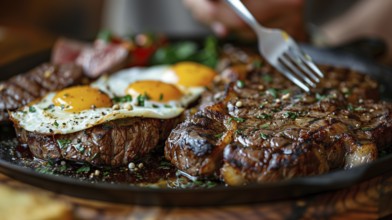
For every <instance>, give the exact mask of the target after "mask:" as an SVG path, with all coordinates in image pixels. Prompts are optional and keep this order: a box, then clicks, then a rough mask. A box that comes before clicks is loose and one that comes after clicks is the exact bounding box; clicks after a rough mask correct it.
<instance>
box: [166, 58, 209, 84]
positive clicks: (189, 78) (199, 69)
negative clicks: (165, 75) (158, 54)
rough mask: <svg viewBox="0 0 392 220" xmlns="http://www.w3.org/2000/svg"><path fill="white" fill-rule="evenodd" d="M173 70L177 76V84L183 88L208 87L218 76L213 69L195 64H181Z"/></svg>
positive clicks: (174, 66)
mask: <svg viewBox="0 0 392 220" xmlns="http://www.w3.org/2000/svg"><path fill="white" fill-rule="evenodd" d="M172 69H173V70H174V72H175V74H176V75H177V78H178V82H177V83H178V84H179V85H183V86H208V85H210V84H211V82H212V80H213V79H214V77H215V76H216V75H217V73H216V72H215V70H213V69H212V68H210V67H208V66H205V65H202V64H199V63H195V62H180V63H177V64H175V65H173V66H172Z"/></svg>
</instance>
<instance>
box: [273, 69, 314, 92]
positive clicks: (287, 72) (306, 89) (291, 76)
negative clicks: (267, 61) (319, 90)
mask: <svg viewBox="0 0 392 220" xmlns="http://www.w3.org/2000/svg"><path fill="white" fill-rule="evenodd" d="M275 68H276V69H277V70H278V71H279V72H281V73H282V74H283V75H285V76H286V77H287V78H288V79H289V80H290V81H291V82H293V83H295V84H296V85H297V86H299V87H300V88H301V89H303V90H304V91H305V92H309V91H310V90H309V88H308V87H307V86H306V85H305V84H304V83H303V82H301V80H299V79H298V78H297V77H295V76H294V75H293V74H291V72H290V71H288V70H287V69H286V67H284V66H283V65H281V64H279V63H277V64H276V65H275Z"/></svg>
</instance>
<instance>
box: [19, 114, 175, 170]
mask: <svg viewBox="0 0 392 220" xmlns="http://www.w3.org/2000/svg"><path fill="white" fill-rule="evenodd" d="M178 122H179V118H174V119H167V120H160V119H149V118H129V119H119V120H115V121H111V122H107V123H105V124H101V125H97V126H94V127H92V128H89V129H86V130H84V131H79V132H75V133H71V134H64V135H61V134H56V135H43V134H39V133H35V132H29V131H26V130H24V129H23V128H21V127H19V126H18V125H17V124H15V129H16V133H17V136H18V139H19V141H20V142H21V143H24V144H27V145H28V146H29V148H30V151H31V152H32V153H33V155H34V156H35V157H37V158H41V159H44V160H54V159H66V160H72V161H77V162H88V163H90V164H94V165H110V166H119V165H126V164H128V163H129V162H131V161H132V160H133V159H135V158H137V157H140V156H143V155H145V154H147V153H150V152H151V151H152V150H153V149H155V148H156V147H157V146H161V147H162V146H163V142H164V140H166V138H167V136H168V135H169V132H170V131H171V130H172V129H173V128H174V127H175V126H176V124H177V123H178Z"/></svg>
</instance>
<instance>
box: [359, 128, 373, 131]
mask: <svg viewBox="0 0 392 220" xmlns="http://www.w3.org/2000/svg"><path fill="white" fill-rule="evenodd" d="M361 130H362V131H371V130H373V129H372V128H369V127H364V128H362V129H361Z"/></svg>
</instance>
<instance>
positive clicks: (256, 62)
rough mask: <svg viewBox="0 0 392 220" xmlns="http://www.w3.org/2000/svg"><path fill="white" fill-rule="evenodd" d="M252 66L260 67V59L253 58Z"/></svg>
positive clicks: (261, 64)
mask: <svg viewBox="0 0 392 220" xmlns="http://www.w3.org/2000/svg"><path fill="white" fill-rule="evenodd" d="M252 66H253V67H254V68H261V67H262V66H263V63H262V62H261V60H254V61H253V63H252Z"/></svg>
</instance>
